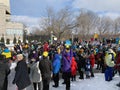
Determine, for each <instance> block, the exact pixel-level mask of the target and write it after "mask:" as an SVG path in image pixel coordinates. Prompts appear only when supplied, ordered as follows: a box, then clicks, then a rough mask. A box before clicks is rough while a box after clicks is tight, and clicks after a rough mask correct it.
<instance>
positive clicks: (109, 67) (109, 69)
mask: <svg viewBox="0 0 120 90" xmlns="http://www.w3.org/2000/svg"><path fill="white" fill-rule="evenodd" d="M111 53H112V50H111V49H109V50H108V51H107V52H106V55H105V64H106V70H105V81H111V80H112V78H113V67H114V66H115V63H114V61H113V60H112V54H111Z"/></svg>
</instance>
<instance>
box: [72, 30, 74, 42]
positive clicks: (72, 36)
mask: <svg viewBox="0 0 120 90" xmlns="http://www.w3.org/2000/svg"><path fill="white" fill-rule="evenodd" d="M73 34H74V33H73V32H72V43H73V39H74V36H73Z"/></svg>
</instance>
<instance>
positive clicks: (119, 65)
mask: <svg viewBox="0 0 120 90" xmlns="http://www.w3.org/2000/svg"><path fill="white" fill-rule="evenodd" d="M115 68H116V69H117V70H118V71H120V53H119V54H118V55H117V57H116V66H115Z"/></svg>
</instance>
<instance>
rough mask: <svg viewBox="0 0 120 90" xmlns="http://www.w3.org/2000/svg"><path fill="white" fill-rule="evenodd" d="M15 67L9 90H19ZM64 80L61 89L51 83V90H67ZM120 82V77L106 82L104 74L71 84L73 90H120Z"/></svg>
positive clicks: (30, 88)
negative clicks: (15, 78)
mask: <svg viewBox="0 0 120 90" xmlns="http://www.w3.org/2000/svg"><path fill="white" fill-rule="evenodd" d="M14 67H15V63H13V64H12V67H11V69H12V71H11V74H10V75H9V78H8V80H9V84H8V90H17V89H16V86H15V85H12V80H13V78H14V73H15V72H14ZM62 82H63V80H62V79H61V80H60V83H59V87H58V88H54V87H52V85H53V84H54V83H53V82H51V83H50V90H65V85H63V84H62ZM118 82H120V77H119V76H118V75H116V76H115V77H114V78H113V80H112V81H110V82H106V81H105V80H104V74H102V73H96V74H95V77H94V78H90V79H84V80H80V79H78V76H77V81H75V82H71V90H120V88H119V87H117V86H116V84H117V83H118ZM27 90H33V88H32V86H30V87H28V88H27Z"/></svg>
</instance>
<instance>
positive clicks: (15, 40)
mask: <svg viewBox="0 0 120 90" xmlns="http://www.w3.org/2000/svg"><path fill="white" fill-rule="evenodd" d="M16 42H17V39H16V37H15V35H14V39H13V44H16Z"/></svg>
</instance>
